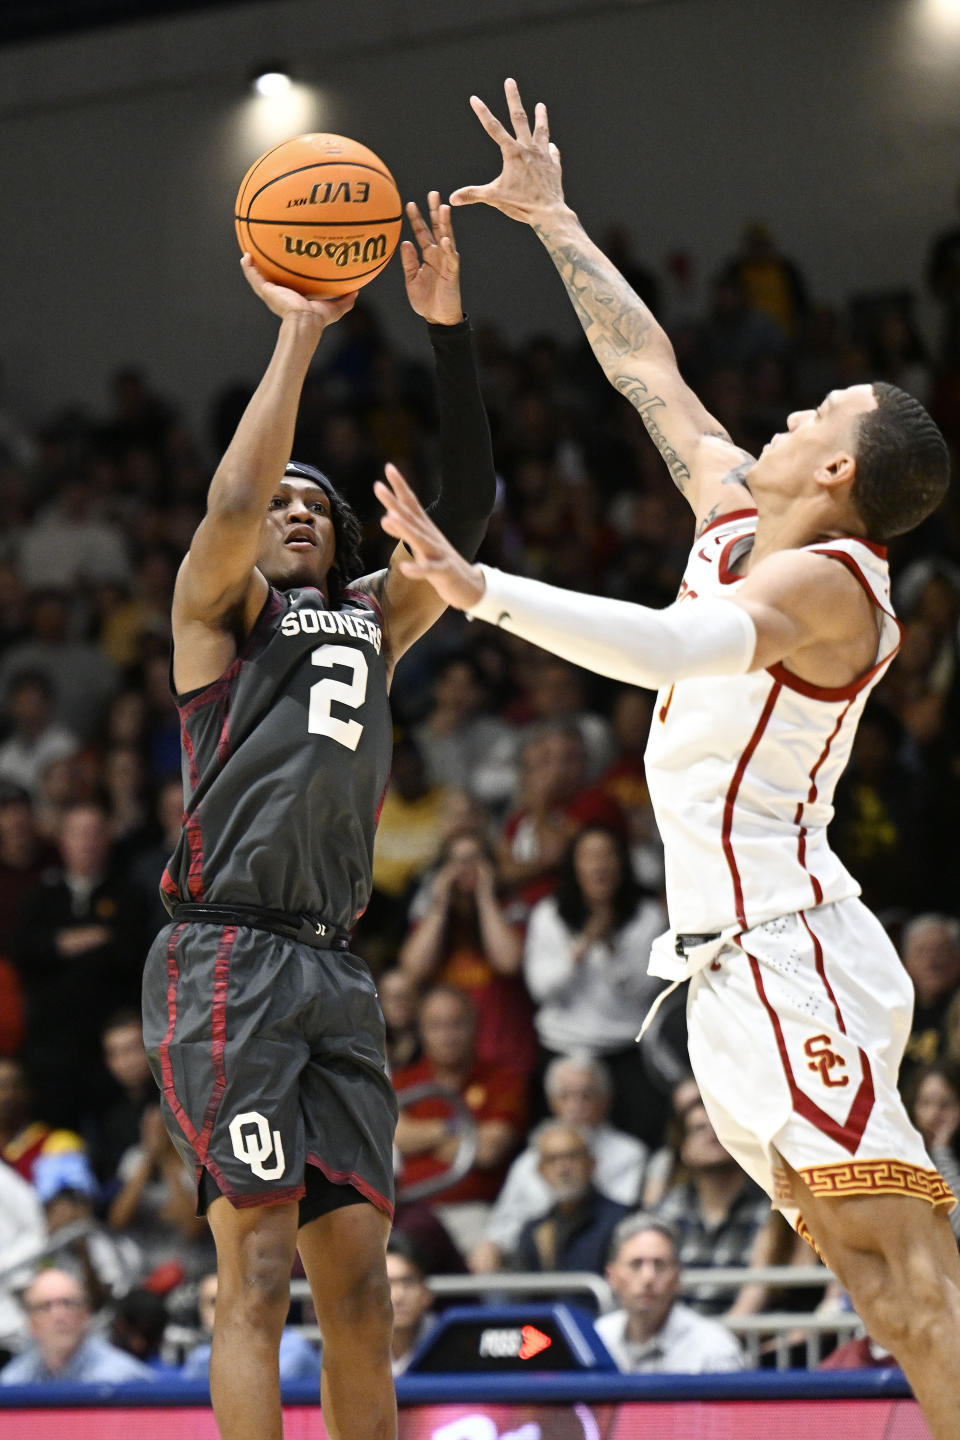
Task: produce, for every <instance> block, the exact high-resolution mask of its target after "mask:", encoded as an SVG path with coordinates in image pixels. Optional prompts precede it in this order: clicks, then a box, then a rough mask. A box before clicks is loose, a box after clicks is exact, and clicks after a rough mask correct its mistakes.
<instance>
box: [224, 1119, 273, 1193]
mask: <svg viewBox="0 0 960 1440" xmlns="http://www.w3.org/2000/svg"><path fill="white" fill-rule="evenodd" d="M230 1143H231V1144H232V1146H233V1153H234V1155H236V1157H237V1159H238V1160H241V1161H242V1162H243V1164H244V1165H249V1166H250V1169H251V1170H252V1171H253V1173H254V1175H258V1176H259V1177H260V1179H261V1180H279V1178H280V1176H281V1175H282V1174H283V1166H284V1159H283V1144H282V1142H281V1140H280V1131H279V1130H274V1132H273V1137H272V1138H271V1136H270V1122H269V1121H268V1120H267V1119H265V1117H264V1116H263V1115H261V1114H260V1112H259V1111H258V1110H245V1111H244V1113H243V1114H242V1115H234V1117H233V1119H232V1120H231V1121H230ZM271 1156H273V1157H274V1161H273V1164H272V1165H267V1164H265V1163H264V1162H265V1161H267V1160H269V1159H270V1157H271Z"/></svg>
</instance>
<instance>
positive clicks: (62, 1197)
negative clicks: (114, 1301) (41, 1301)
mask: <svg viewBox="0 0 960 1440" xmlns="http://www.w3.org/2000/svg"><path fill="white" fill-rule="evenodd" d="M33 1186H34V1189H35V1191H36V1193H37V1199H38V1200H39V1201H40V1203H41V1204H42V1205H43V1212H44V1216H45V1218H46V1222H47V1232H48V1234H49V1235H50V1236H54V1235H56V1234H58V1232H60V1231H62V1230H66V1229H68V1228H69V1227H70V1226H74V1225H76V1226H80V1225H82V1226H85V1227H86V1231H87V1233H86V1234H85V1235H81V1236H79V1237H78V1238H77V1239H76V1240H75V1241H74V1242H73V1244H72V1245H71V1247H70V1250H69V1251H68V1252H67V1253H68V1255H69V1257H70V1260H71V1263H70V1264H67V1265H65V1268H67V1269H70V1270H76V1272H77V1274H78V1276H79V1278H80V1280H82V1282H83V1284H84V1287H85V1289H86V1291H87V1295H88V1296H89V1298H90V1300H91V1301H92V1303H93V1307H94V1309H95V1310H98V1309H99V1308H100V1306H101V1305H103V1304H105V1302H106V1301H107V1300H109V1299H110V1298H111V1297H113V1298H116V1297H117V1296H120V1295H124V1294H126V1292H127V1291H128V1290H129V1289H130V1287H131V1285H132V1284H133V1283H134V1281H135V1280H137V1279H138V1278H139V1276H140V1274H141V1273H142V1271H143V1256H142V1255H141V1253H140V1251H139V1249H138V1248H137V1246H136V1245H135V1244H134V1242H133V1241H132V1240H131V1239H130V1238H129V1237H128V1236H126V1235H111V1234H110V1232H109V1231H108V1230H107V1229H106V1228H105V1226H103V1225H101V1224H100V1222H99V1221H97V1220H96V1219H95V1218H94V1202H95V1201H96V1200H97V1198H98V1196H99V1189H100V1187H99V1186H98V1185H97V1181H96V1177H95V1175H94V1173H93V1170H92V1168H91V1166H90V1161H89V1160H88V1159H87V1157H86V1155H85V1154H84V1152H83V1151H82V1150H66V1151H62V1152H56V1151H54V1152H53V1153H52V1154H48V1155H41V1156H40V1157H39V1158H38V1160H37V1162H36V1164H35V1165H34V1167H33Z"/></svg>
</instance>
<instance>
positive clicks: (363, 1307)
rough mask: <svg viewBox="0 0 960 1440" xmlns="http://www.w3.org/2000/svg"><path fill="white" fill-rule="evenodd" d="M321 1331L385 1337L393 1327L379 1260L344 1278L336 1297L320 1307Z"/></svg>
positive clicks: (391, 1311)
mask: <svg viewBox="0 0 960 1440" xmlns="http://www.w3.org/2000/svg"><path fill="white" fill-rule="evenodd" d="M322 1324H323V1328H324V1331H325V1333H326V1330H327V1328H328V1327H330V1326H333V1327H335V1328H337V1329H340V1330H342V1331H343V1332H345V1333H351V1332H353V1333H355V1332H356V1331H357V1330H363V1331H364V1332H366V1333H368V1334H371V1335H372V1334H375V1333H379V1332H383V1333H384V1334H386V1335H387V1336H389V1334H390V1331H391V1329H392V1326H393V1307H392V1305H391V1303H390V1284H389V1281H388V1280H387V1275H386V1270H385V1268H384V1265H383V1261H382V1259H378V1260H377V1261H376V1262H373V1263H371V1264H370V1265H365V1266H360V1267H357V1268H356V1269H354V1270H353V1271H352V1272H351V1273H350V1274H349V1275H348V1276H346V1277H344V1281H343V1283H341V1284H340V1285H338V1286H337V1288H336V1293H335V1294H333V1295H331V1296H328V1298H327V1301H326V1303H325V1304H324V1306H323V1321H322Z"/></svg>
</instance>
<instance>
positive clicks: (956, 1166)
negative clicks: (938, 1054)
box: [906, 1060, 960, 1239]
mask: <svg viewBox="0 0 960 1440" xmlns="http://www.w3.org/2000/svg"><path fill="white" fill-rule="evenodd" d="M906 1106H907V1114H908V1115H909V1116H910V1119H911V1120H912V1121H913V1123H914V1125H916V1127H917V1129H918V1130H919V1131H920V1134H921V1135H922V1136H923V1143H924V1145H925V1146H926V1148H927V1153H928V1154H929V1156H930V1159H931V1160H932V1161H933V1163H934V1165H936V1167H937V1169H938V1170H939V1171H940V1174H941V1175H942V1176H943V1178H944V1180H946V1182H947V1184H948V1185H949V1186H950V1189H951V1190H952V1191H953V1193H954V1195H956V1196H957V1198H958V1199H960V1149H958V1139H960V1071H958V1070H957V1069H956V1067H955V1066H954V1065H953V1064H951V1063H950V1062H949V1061H946V1060H941V1061H936V1060H934V1061H931V1063H930V1064H928V1065H921V1066H920V1067H919V1068H918V1069H917V1070H916V1071H915V1073H914V1075H913V1078H912V1080H911V1082H910V1089H909V1091H908V1092H907V1096H906ZM950 1224H951V1225H952V1226H953V1233H954V1234H955V1235H956V1236H957V1237H958V1239H960V1205H957V1206H955V1207H954V1209H953V1210H952V1211H951V1213H950Z"/></svg>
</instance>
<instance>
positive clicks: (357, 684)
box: [307, 645, 367, 750]
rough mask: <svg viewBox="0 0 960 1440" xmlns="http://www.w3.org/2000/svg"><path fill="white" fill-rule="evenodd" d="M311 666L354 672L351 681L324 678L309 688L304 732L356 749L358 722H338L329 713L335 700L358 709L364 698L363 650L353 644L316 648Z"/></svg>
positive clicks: (361, 730)
mask: <svg viewBox="0 0 960 1440" xmlns="http://www.w3.org/2000/svg"><path fill="white" fill-rule="evenodd" d="M310 663H311V664H313V665H319V666H320V668H321V669H324V670H326V669H329V668H330V667H331V666H333V665H342V666H343V667H344V668H345V669H347V670H352V671H353V678H352V679H350V680H334V679H333V678H332V677H329V676H328V677H327V679H325V680H318V681H317V683H316V685H311V686H310V709H309V711H308V714H307V729H308V730H309V731H310V733H311V735H329V736H330V739H331V740H336V742H337V744H338V745H345V746H346V747H347V749H348V750H356V748H357V745H358V744H359V742H360V736H361V735H362V734H363V726H362V725H361V724H360V722H359V721H358V720H339V719H338V718H337V716H336V715H334V714H333V713H332V711H331V708H330V707H331V706H332V705H333V703H334V701H336V702H337V704H338V705H346V706H348V707H349V709H351V710H358V709H359V708H360V706H361V705H362V704H363V702H364V700H365V699H366V697H367V660H366V656H365V655H364V653H363V651H362V650H355V649H354V648H353V646H352V645H319V646H318V647H317V649H316V650H314V651H313V653H312V654H311V656H310Z"/></svg>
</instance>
